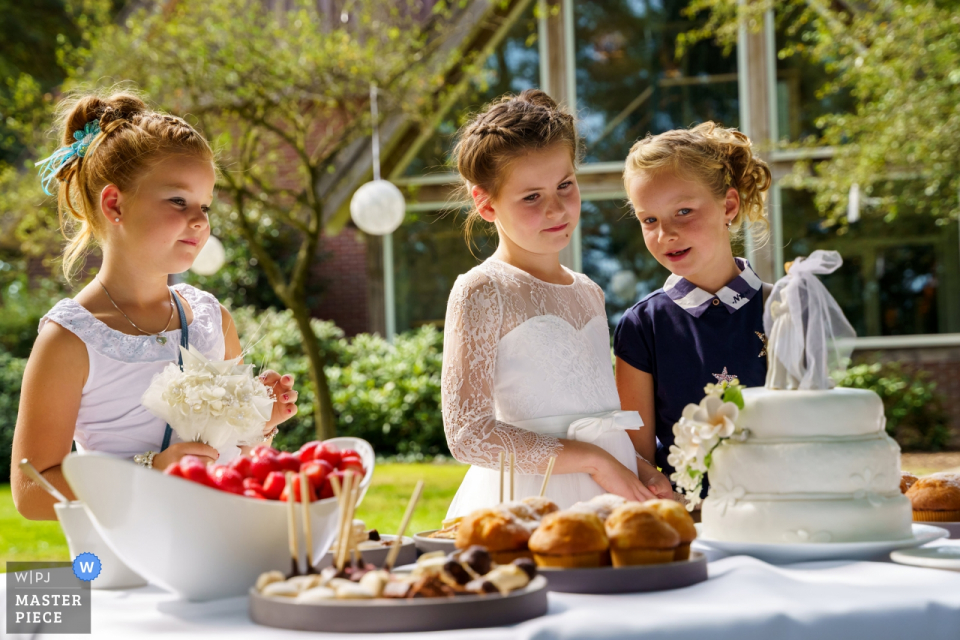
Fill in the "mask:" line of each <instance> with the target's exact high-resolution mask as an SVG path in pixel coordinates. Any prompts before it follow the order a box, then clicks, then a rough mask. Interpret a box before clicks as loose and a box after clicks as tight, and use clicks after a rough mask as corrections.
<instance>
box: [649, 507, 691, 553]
mask: <svg viewBox="0 0 960 640" xmlns="http://www.w3.org/2000/svg"><path fill="white" fill-rule="evenodd" d="M643 504H644V505H645V506H647V507H650V508H652V509H653V510H654V511H656V512H657V514H658V515H659V516H660V518H661V519H662V520H663V521H664V522H666V523H667V524H668V525H670V526H671V527H673V528H674V530H675V531H676V532H677V533H678V534H680V546H678V547H677V549H676V552H675V553H674V556H673V559H674V560H689V559H690V543H691V542H693V541H694V540H695V539H696V537H697V528H696V527H695V526H694V525H693V518H691V517H690V513H689V512H688V511H687V509H686V507H684V506H683V505H681V504H680V503H679V502H676V501H675V500H647V501H646V502H644V503H643Z"/></svg>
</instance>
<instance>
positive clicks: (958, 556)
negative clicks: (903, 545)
mask: <svg viewBox="0 0 960 640" xmlns="http://www.w3.org/2000/svg"><path fill="white" fill-rule="evenodd" d="M890 559H891V560H893V561H894V562H899V563H900V564H909V565H913V566H915V567H927V568H930V569H947V570H949V571H960V547H957V546H956V545H943V546H937V547H917V548H916V549H901V550H900V551H894V552H893V553H891V554H890Z"/></svg>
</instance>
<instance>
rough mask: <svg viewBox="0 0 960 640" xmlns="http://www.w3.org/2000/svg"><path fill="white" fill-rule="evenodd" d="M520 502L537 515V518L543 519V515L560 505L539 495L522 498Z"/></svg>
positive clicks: (553, 510)
mask: <svg viewBox="0 0 960 640" xmlns="http://www.w3.org/2000/svg"><path fill="white" fill-rule="evenodd" d="M520 502H521V503H523V504H525V505H527V507H529V508H530V510H531V511H532V512H533V514H534V515H535V516H536V517H537V520H543V516H545V515H547V514H549V513H553V512H555V511H559V510H560V507H558V506H557V505H556V504H554V503H553V502H551V501H550V500H548V499H546V498H541V497H540V496H530V497H529V498H524V499H523V500H521V501H520Z"/></svg>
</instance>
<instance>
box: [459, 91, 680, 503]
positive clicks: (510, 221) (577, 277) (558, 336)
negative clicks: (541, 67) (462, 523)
mask: <svg viewBox="0 0 960 640" xmlns="http://www.w3.org/2000/svg"><path fill="white" fill-rule="evenodd" d="M455 155H456V160H457V169H458V170H459V172H460V174H461V175H462V176H463V178H464V181H465V183H466V187H467V189H468V191H469V195H470V197H471V198H472V199H473V202H474V204H475V207H476V208H475V210H474V211H472V212H471V215H470V218H469V219H468V223H467V224H468V233H469V228H470V226H472V225H473V224H474V223H475V222H476V221H477V219H482V220H484V221H486V222H488V223H492V224H493V225H494V226H495V228H496V231H497V234H498V236H499V246H498V248H497V251H496V252H495V253H494V255H493V256H492V257H491V258H490V259H488V260H487V261H486V262H484V263H483V264H481V265H479V266H478V267H476V268H474V269H472V270H471V271H469V272H468V273H466V274H464V275H462V276H460V278H458V279H457V282H456V284H455V285H454V287H453V291H452V292H451V294H450V300H449V302H448V304H447V317H446V323H445V329H444V349H443V377H442V394H443V420H444V428H445V430H446V436H447V444H448V446H449V448H450V451H451V453H452V454H453V456H454V457H455V458H456V459H457V460H460V461H461V462H468V463H470V464H471V465H473V466H472V467H471V468H470V469H469V471H468V472H467V475H466V477H465V478H464V481H463V484H461V486H460V489H459V491H458V492H457V495H456V497H455V498H454V500H453V502H452V504H451V505H450V509H449V512H448V516H449V517H455V516H461V515H464V514H466V513H469V512H470V511H472V510H474V509H477V508H480V507H485V506H491V505H494V504H496V503H497V502H498V501H499V493H500V490H499V471H498V457H499V454H500V452H504V453H505V458H506V459H508V460H509V458H510V456H511V454H512V455H514V456H515V458H516V470H517V472H518V474H517V476H516V486H515V487H514V492H513V493H514V497H515V498H517V499H519V498H523V497H526V496H530V495H536V494H537V493H538V492H539V491H540V487H541V483H542V480H543V476H542V475H541V474H543V472H544V471H545V469H546V466H547V464H548V461H549V458H550V457H551V456H556V458H557V460H556V464H555V466H554V470H553V475H552V478H551V480H550V484H549V486H548V488H547V494H546V495H547V497H548V498H550V499H551V500H553V501H554V502H556V503H557V504H558V505H559V506H560V507H561V508H563V507H568V506H570V505H572V504H573V503H575V502H578V501H581V500H586V499H589V498H591V497H593V496H595V495H598V494H601V493H604V492H610V493H616V494H618V495H621V496H624V497H626V498H629V499H634V500H643V499H648V498H653V497H657V496H659V497H670V496H672V491H671V489H670V483H669V481H667V479H666V478H665V477H664V476H663V475H662V474H660V473H659V472H658V471H657V470H656V468H655V467H653V466H652V465H650V464H649V463H648V462H646V461H644V460H643V459H641V458H638V457H637V454H636V451H635V450H634V447H633V444H632V442H631V440H630V437H629V436H628V435H627V432H626V431H627V430H632V429H640V428H642V422H641V420H640V416H639V414H638V413H637V412H635V411H631V412H626V411H620V400H619V397H618V396H617V389H616V385H615V383H614V377H613V367H612V363H611V357H610V334H609V329H608V326H607V318H606V313H605V311H604V300H603V291H602V290H601V289H600V288H599V287H598V286H597V285H596V284H595V283H593V282H592V281H590V279H589V278H587V277H586V276H584V275H583V274H579V273H574V272H572V271H570V270H569V269H566V268H565V267H563V266H562V265H561V264H560V257H559V254H560V251H561V250H562V249H563V248H564V247H566V246H567V244H569V242H570V237H571V234H572V233H573V230H574V229H575V228H576V225H577V222H578V221H579V218H580V192H579V189H578V187H577V181H576V175H575V173H574V169H575V162H576V160H577V155H578V138H577V133H576V128H575V125H574V121H573V117H572V116H570V115H569V114H567V113H564V112H563V111H562V110H560V109H559V108H558V107H557V105H556V103H555V102H554V101H553V100H552V99H550V98H549V97H548V96H547V95H546V94H545V93H543V92H541V91H536V90H531V91H525V92H523V93H522V94H520V95H519V96H517V97H506V98H504V99H502V100H501V101H500V102H498V103H495V104H493V105H491V106H490V107H489V108H488V109H487V110H486V111H485V112H483V113H481V114H480V115H478V116H477V117H476V118H475V119H474V120H473V121H472V122H470V123H469V124H467V125H466V126H465V127H464V129H463V130H462V131H461V134H460V140H459V143H458V145H457V148H456V150H455ZM506 484H507V488H506V489H505V495H509V493H510V489H509V481H507V483H506Z"/></svg>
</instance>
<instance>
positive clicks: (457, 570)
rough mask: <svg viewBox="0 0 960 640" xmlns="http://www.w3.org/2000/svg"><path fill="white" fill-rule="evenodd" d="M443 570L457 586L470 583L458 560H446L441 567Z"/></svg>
mask: <svg viewBox="0 0 960 640" xmlns="http://www.w3.org/2000/svg"><path fill="white" fill-rule="evenodd" d="M443 570H444V571H445V572H447V573H448V574H449V575H450V577H451V578H453V579H454V581H455V582H456V583H457V584H459V585H464V584H467V583H468V582H470V574H469V573H467V570H466V569H464V568H463V565H462V564H460V561H459V560H447V561H446V563H444V565H443Z"/></svg>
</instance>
